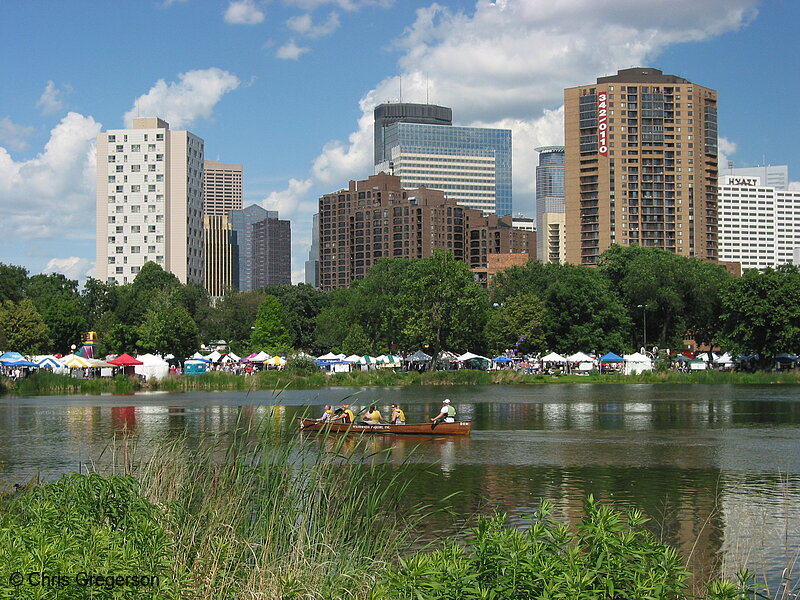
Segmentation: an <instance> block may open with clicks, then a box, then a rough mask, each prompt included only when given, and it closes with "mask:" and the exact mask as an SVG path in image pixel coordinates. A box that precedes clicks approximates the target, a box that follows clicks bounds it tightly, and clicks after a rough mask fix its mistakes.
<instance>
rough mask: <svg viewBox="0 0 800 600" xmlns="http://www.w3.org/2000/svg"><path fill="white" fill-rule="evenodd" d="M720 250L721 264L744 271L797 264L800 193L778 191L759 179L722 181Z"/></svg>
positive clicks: (799, 229)
mask: <svg viewBox="0 0 800 600" xmlns="http://www.w3.org/2000/svg"><path fill="white" fill-rule="evenodd" d="M719 249H720V251H719V259H720V260H722V261H726V262H738V263H740V264H741V265H742V270H743V271H744V270H745V269H759V270H763V269H766V268H769V267H772V268H775V267H777V266H778V265H783V264H787V263H795V264H796V261H797V259H798V258H800V191H791V190H777V189H775V188H774V187H771V186H767V185H764V184H763V183H762V180H761V178H760V177H743V176H740V175H735V176H732V175H725V176H723V177H720V178H719ZM796 252H797V254H798V256H795V254H796Z"/></svg>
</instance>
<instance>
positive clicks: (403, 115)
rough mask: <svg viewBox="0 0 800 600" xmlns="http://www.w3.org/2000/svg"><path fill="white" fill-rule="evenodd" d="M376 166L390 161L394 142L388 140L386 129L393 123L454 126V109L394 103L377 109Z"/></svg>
mask: <svg viewBox="0 0 800 600" xmlns="http://www.w3.org/2000/svg"><path fill="white" fill-rule="evenodd" d="M374 115H375V134H374V135H375V164H376V165H379V164H381V163H382V162H383V161H384V160H388V156H389V153H388V150H389V148H390V147H391V145H393V144H394V141H392V140H388V141H387V139H386V128H387V127H388V126H389V125H391V124H393V123H420V124H423V125H452V124H453V109H452V108H447V107H446V106H436V105H435V104H414V103H412V102H392V103H387V104H379V105H378V106H376V107H375V112H374Z"/></svg>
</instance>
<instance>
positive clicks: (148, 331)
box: [136, 296, 200, 359]
mask: <svg viewBox="0 0 800 600" xmlns="http://www.w3.org/2000/svg"><path fill="white" fill-rule="evenodd" d="M136 343H137V346H138V347H139V349H140V350H142V351H144V352H150V353H153V354H161V355H167V354H172V355H173V356H175V357H176V358H178V359H183V358H187V357H189V356H191V355H192V354H194V353H195V352H196V351H197V348H198V347H199V346H200V342H199V339H198V328H197V323H195V322H194V319H193V318H192V315H190V314H189V311H188V310H186V308H185V307H184V306H182V305H181V304H180V303H179V302H178V301H176V300H174V299H171V298H169V297H167V296H165V297H163V299H162V301H160V302H154V303H153V305H152V307H151V308H150V310H148V311H147V313H146V315H145V318H144V321H143V322H142V324H141V325H140V326H139V327H138V341H137V342H136Z"/></svg>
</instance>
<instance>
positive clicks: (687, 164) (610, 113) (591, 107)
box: [564, 67, 719, 265]
mask: <svg viewBox="0 0 800 600" xmlns="http://www.w3.org/2000/svg"><path fill="white" fill-rule="evenodd" d="M564 115H565V116H564V121H565V159H564V163H565V187H566V235H567V239H566V243H567V252H566V258H567V261H568V262H571V263H578V264H585V265H593V264H596V262H597V259H598V257H599V256H600V254H601V253H602V252H603V251H604V250H606V249H607V248H608V247H609V246H611V245H612V244H621V245H623V246H627V245H631V244H639V245H641V246H649V247H656V248H663V249H664V250H667V251H670V252H675V253H677V254H681V255H684V256H693V257H697V258H701V259H709V260H716V259H718V256H719V253H718V240H717V176H718V169H717V92H716V91H714V90H712V89H709V88H705V87H702V86H700V85H697V84H695V83H692V82H690V81H688V80H686V79H683V78H682V77H676V76H674V75H664V74H663V73H662V72H661V71H659V70H658V69H651V68H644V67H637V68H632V69H623V70H621V71H619V72H617V74H616V75H612V76H609V77H600V78H598V79H597V82H596V83H592V84H587V85H582V86H578V87H574V88H568V89H566V90H564Z"/></svg>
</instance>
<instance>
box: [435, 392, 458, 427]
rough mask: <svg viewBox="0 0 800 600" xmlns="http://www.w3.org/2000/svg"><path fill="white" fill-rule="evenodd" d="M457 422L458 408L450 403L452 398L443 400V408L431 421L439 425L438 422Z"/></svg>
mask: <svg viewBox="0 0 800 600" xmlns="http://www.w3.org/2000/svg"><path fill="white" fill-rule="evenodd" d="M455 422H456V409H455V407H454V406H453V405H452V404H450V398H445V399H444V401H443V402H442V408H441V410H440V411H439V414H438V415H436V416H435V417H433V418H432V419H431V423H433V424H434V425H437V424H438V423H455Z"/></svg>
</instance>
